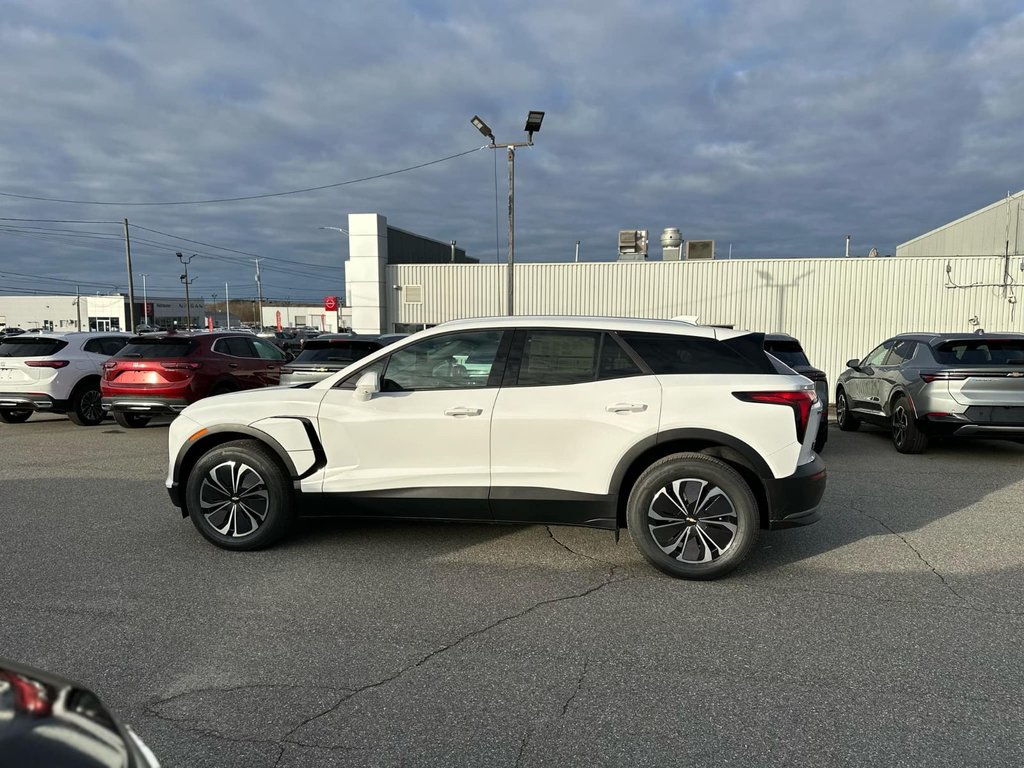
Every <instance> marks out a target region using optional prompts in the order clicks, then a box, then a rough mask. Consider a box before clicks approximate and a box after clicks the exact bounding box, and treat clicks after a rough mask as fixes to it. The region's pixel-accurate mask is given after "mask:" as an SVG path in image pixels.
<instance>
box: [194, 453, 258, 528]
mask: <svg viewBox="0 0 1024 768" xmlns="http://www.w3.org/2000/svg"><path fill="white" fill-rule="evenodd" d="M199 504H200V507H201V509H202V515H203V517H204V518H205V519H206V522H207V523H209V525H210V527H211V528H213V530H215V531H216V532H217V533H219V534H221V535H222V536H230V537H232V538H242V537H243V536H249V535H251V534H253V533H255V532H256V531H257V530H258V529H259V527H260V526H261V525H262V524H263V522H264V521H265V520H266V519H267V512H268V511H269V508H270V496H269V494H268V492H267V485H266V483H265V482H264V481H263V478H262V477H260V474H259V473H258V472H257V471H256V470H255V469H253V468H252V467H251V466H249V465H248V464H245V463H243V462H240V461H225V462H222V463H220V464H218V465H217V466H215V467H213V468H212V469H211V470H210V471H209V472H207V473H206V476H205V477H203V483H202V486H201V487H200V489H199Z"/></svg>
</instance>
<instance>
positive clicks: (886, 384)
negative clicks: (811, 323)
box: [836, 333, 1024, 453]
mask: <svg viewBox="0 0 1024 768" xmlns="http://www.w3.org/2000/svg"><path fill="white" fill-rule="evenodd" d="M847 365H848V366H849V368H848V369H847V370H845V371H843V373H841V374H840V375H839V379H838V380H837V382H836V422H837V423H838V425H839V428H840V429H841V430H844V431H847V432H849V431H852V430H855V429H857V428H858V427H859V426H860V424H861V422H862V421H866V422H870V423H874V424H878V425H881V426H884V427H889V428H890V429H891V430H892V442H893V445H894V446H895V447H896V450H897V451H899V452H900V453H922V452H923V451H924V450H925V449H927V447H928V438H929V437H930V436H932V435H951V436H956V437H990V438H992V437H994V438H1012V439H1024V334H1019V333H986V334H980V333H979V334H954V333H904V334H900V335H899V336H895V337H893V338H891V339H889V340H888V341H886V342H885V343H883V344H880V345H879V346H878V347H876V348H875V349H874V350H872V351H871V352H870V353H869V354H868V355H867V356H866V357H865V358H864V359H863V360H850V361H849V362H847Z"/></svg>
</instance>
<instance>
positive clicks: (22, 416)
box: [0, 408, 32, 424]
mask: <svg viewBox="0 0 1024 768" xmlns="http://www.w3.org/2000/svg"><path fill="white" fill-rule="evenodd" d="M31 415H32V411H24V410H13V409H7V408H4V409H2V410H0V421H3V422H6V423H8V424H21V423H22V422H23V421H28V419H29V417H30V416H31Z"/></svg>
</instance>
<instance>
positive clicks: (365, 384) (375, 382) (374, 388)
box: [354, 371, 380, 402]
mask: <svg viewBox="0 0 1024 768" xmlns="http://www.w3.org/2000/svg"><path fill="white" fill-rule="evenodd" d="M378 392H380V374H379V373H377V372H376V371H370V372H369V373H364V374H363V375H362V376H360V377H359V380H358V381H357V382H356V392H355V395H354V397H355V399H356V400H360V401H362V402H366V401H367V400H369V399H370V398H371V397H373V396H374V395H375V394H377V393H378Z"/></svg>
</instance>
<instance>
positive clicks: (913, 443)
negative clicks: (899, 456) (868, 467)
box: [889, 395, 928, 453]
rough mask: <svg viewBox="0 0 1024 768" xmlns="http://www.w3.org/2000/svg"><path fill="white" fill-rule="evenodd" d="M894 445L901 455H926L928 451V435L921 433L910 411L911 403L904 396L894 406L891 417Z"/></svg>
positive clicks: (897, 399) (898, 398)
mask: <svg viewBox="0 0 1024 768" xmlns="http://www.w3.org/2000/svg"><path fill="white" fill-rule="evenodd" d="M889 421H890V427H891V428H892V444H893V445H894V446H895V447H896V450H897V451H899V452H900V453H924V452H925V451H926V450H927V449H928V435H926V434H925V433H924V432H922V431H921V428H920V427H919V426H918V425H917V419H916V418H914V412H913V411H912V410H911V409H910V401H909V400H907V398H906V397H903V396H902V395H901V396H899V397H897V398H896V401H895V402H894V403H893V404H892V415H891V416H890V417H889Z"/></svg>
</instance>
